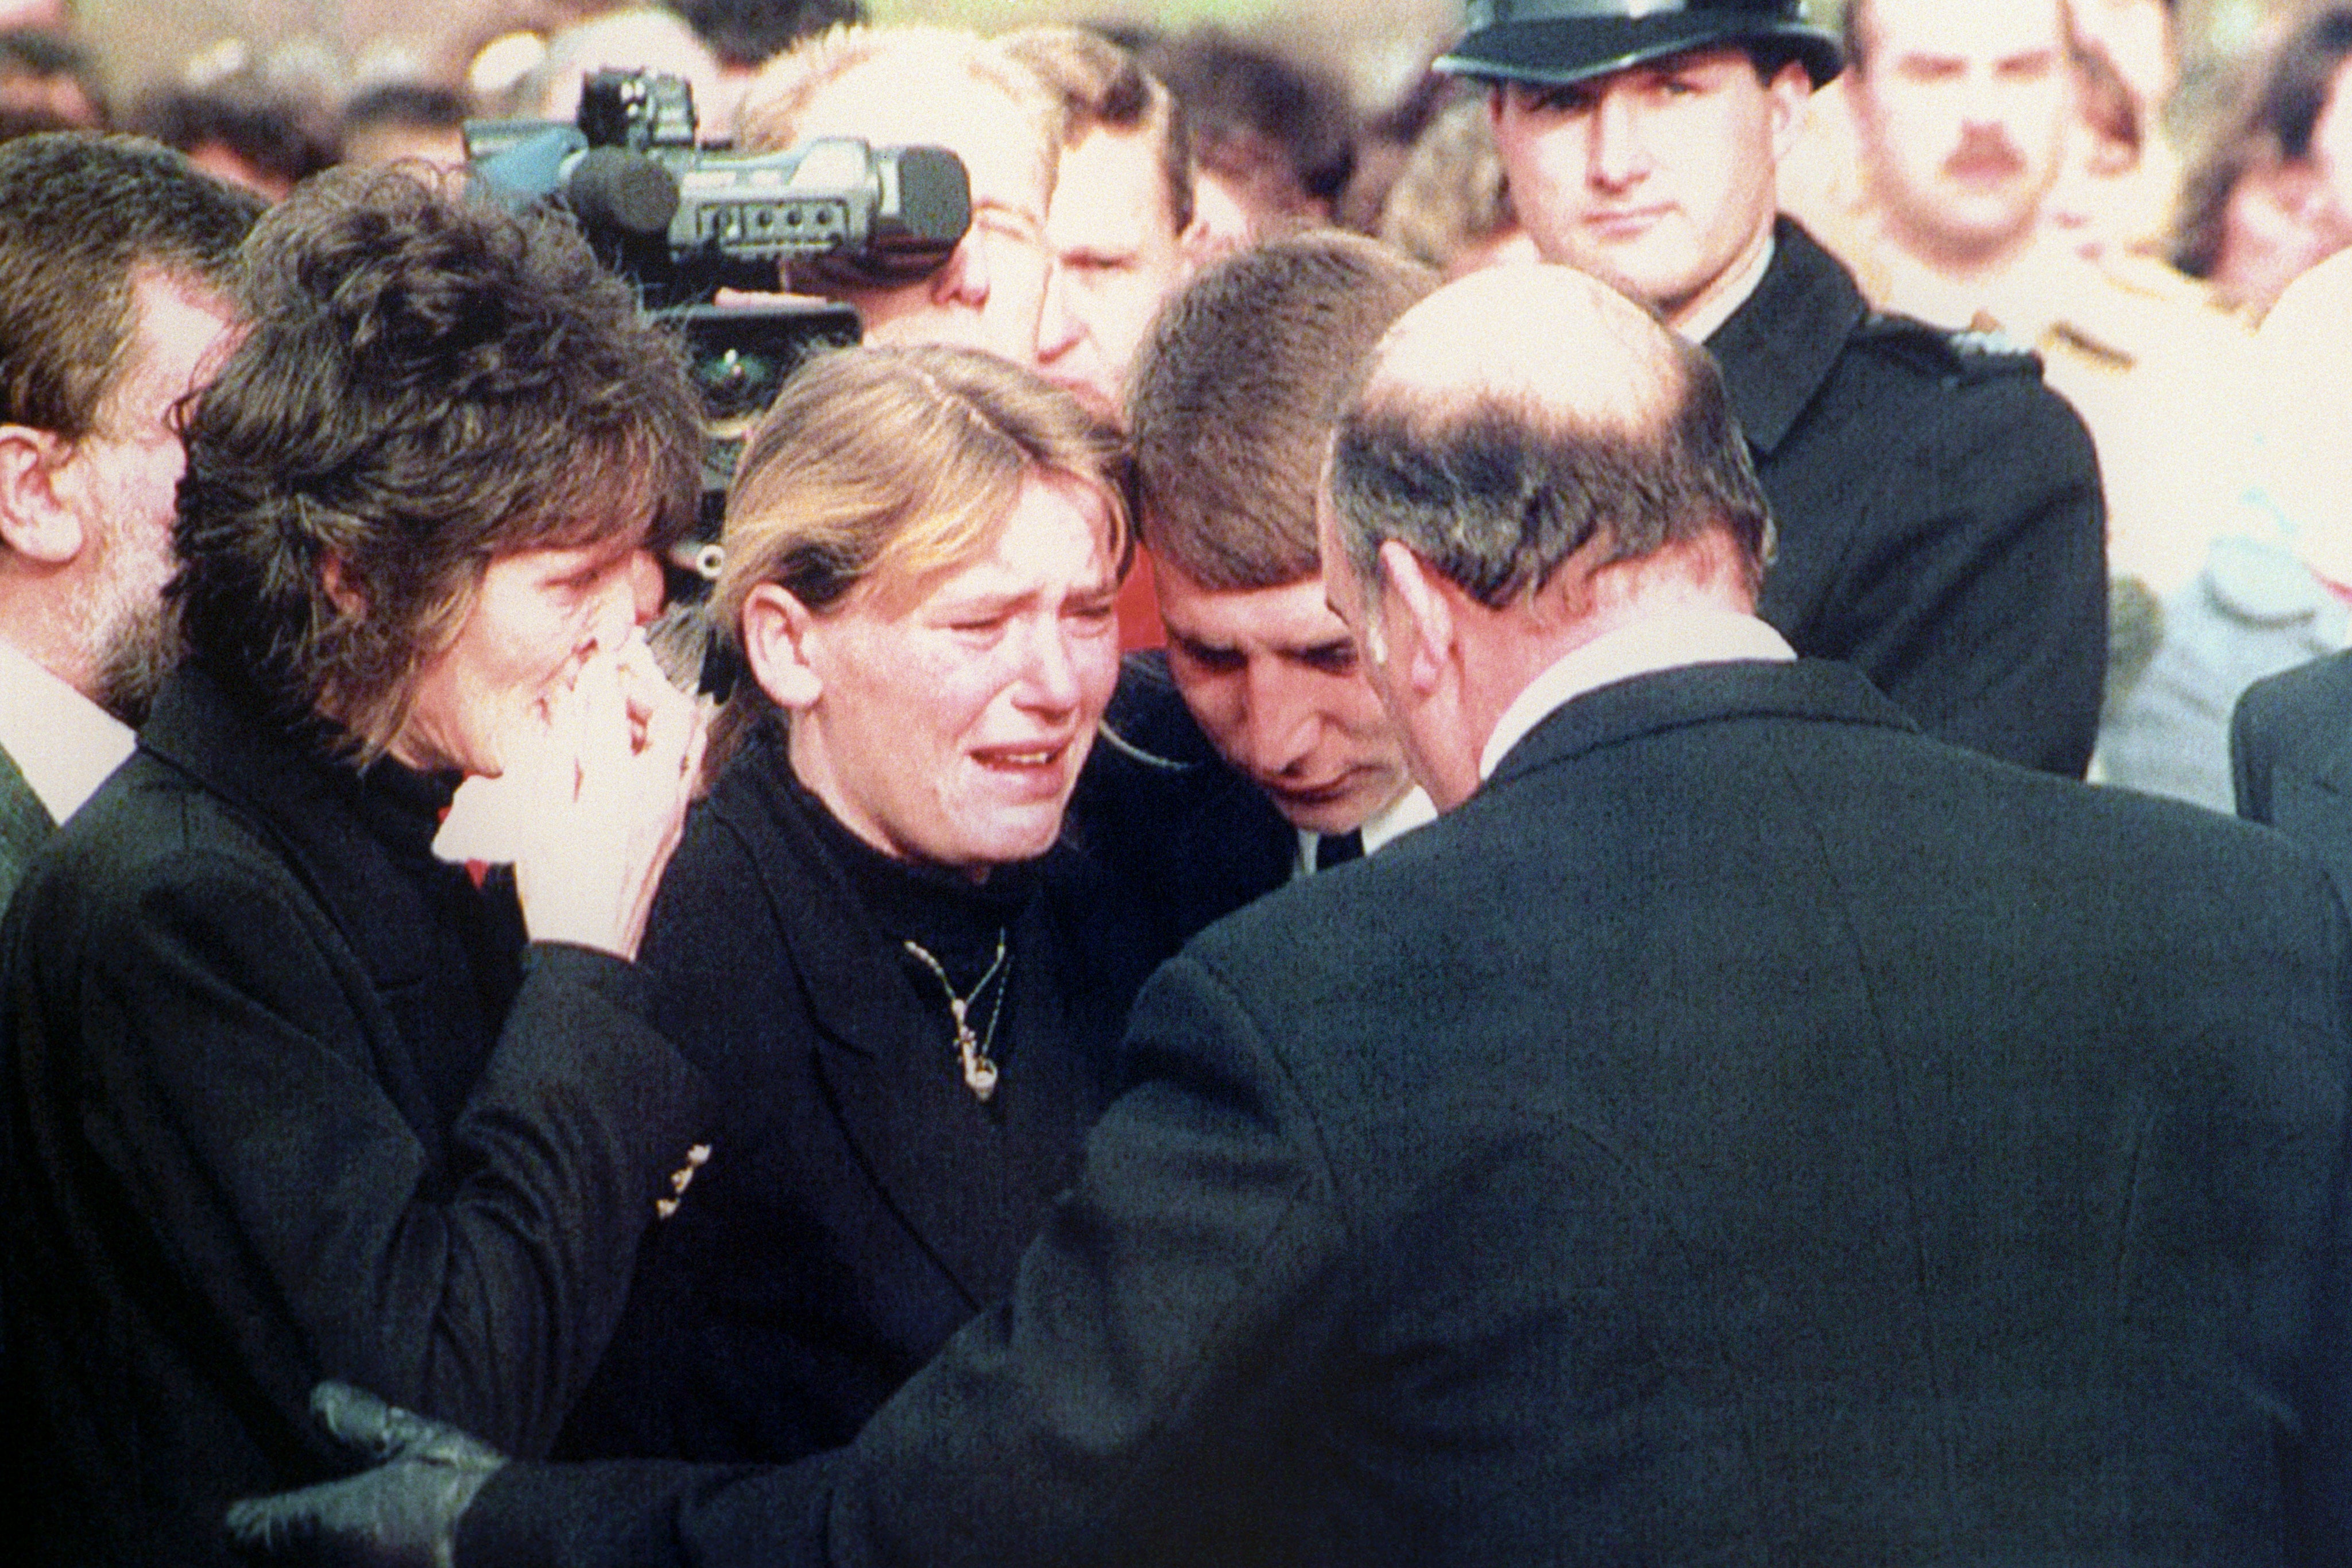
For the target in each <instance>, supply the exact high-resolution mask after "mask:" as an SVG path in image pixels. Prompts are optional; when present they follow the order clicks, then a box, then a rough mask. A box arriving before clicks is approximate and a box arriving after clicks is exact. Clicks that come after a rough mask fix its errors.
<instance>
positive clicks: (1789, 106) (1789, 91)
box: [1764, 60, 1859, 165]
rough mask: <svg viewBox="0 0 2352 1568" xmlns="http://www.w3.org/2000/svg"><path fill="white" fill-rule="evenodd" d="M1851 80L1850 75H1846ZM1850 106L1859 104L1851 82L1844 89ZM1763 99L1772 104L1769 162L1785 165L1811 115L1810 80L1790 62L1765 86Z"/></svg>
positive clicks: (1801, 67)
mask: <svg viewBox="0 0 2352 1568" xmlns="http://www.w3.org/2000/svg"><path fill="white" fill-rule="evenodd" d="M1847 75H1848V77H1849V78H1851V76H1852V75H1853V73H1852V72H1848V73H1847ZM1845 90H1846V94H1847V98H1848V101H1849V102H1855V103H1857V104H1858V100H1859V94H1858V93H1857V92H1856V91H1855V89H1854V88H1853V84H1852V82H1851V81H1849V82H1848V84H1847V86H1846V89H1845ZM1764 93H1765V96H1766V97H1767V98H1768V99H1770V100H1771V102H1770V116H1771V123H1772V162H1773V163H1774V164H1775V165H1778V164H1780V163H1785V162H1788V160H1789V156H1790V153H1792V152H1795V151H1796V150H1797V138H1798V136H1799V135H1800V134H1801V133H1802V132H1803V131H1804V129H1805V117H1806V116H1807V115H1808V114H1810V113H1811V112H1812V104H1813V78H1812V77H1811V74H1810V73H1808V72H1807V71H1806V69H1805V68H1804V64H1803V62H1802V61H1800V60H1790V62H1789V63H1788V64H1786V65H1784V66H1782V67H1781V68H1780V70H1779V71H1777V72H1776V73H1774V75H1773V78H1772V79H1771V80H1770V81H1769V82H1766V83H1765V84H1764Z"/></svg>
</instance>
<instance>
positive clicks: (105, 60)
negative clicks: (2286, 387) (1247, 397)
mask: <svg viewBox="0 0 2352 1568" xmlns="http://www.w3.org/2000/svg"><path fill="white" fill-rule="evenodd" d="M1956 3H1960V4H1965V3H1966V0H1956ZM612 8H613V7H611V6H609V5H599V4H595V3H594V0H172V3H170V4H159V3H158V0H0V22H17V23H26V22H29V23H47V24H50V25H58V24H59V23H60V22H63V23H68V24H69V26H70V27H71V30H72V32H73V33H74V35H75V36H77V37H79V38H80V39H81V40H82V41H83V42H84V43H85V44H86V45H87V46H88V47H89V49H90V50H91V51H92V53H93V54H94V55H95V56H96V57H98V60H99V62H100V68H101V69H102V71H103V73H104V75H105V78H106V80H107V84H108V87H109V90H110V92H111V93H112V95H113V96H114V97H115V98H116V99H117V100H118V101H122V102H128V101H130V100H131V99H135V98H137V97H138V96H139V95H140V93H142V91H144V90H145V89H148V88H150V87H152V86H153V85H155V84H158V83H164V82H172V81H184V82H188V83H190V84H192V85H198V86H202V85H206V84H207V83H208V82H209V81H211V80H215V79H219V78H226V77H231V76H241V75H257V76H259V77H261V78H265V79H268V80H269V81H272V82H276V83H279V84H282V85H284V86H285V87H287V88H288V89H289V90H293V91H297V92H302V93H306V94H307V93H313V92H320V91H325V92H329V93H333V94H345V93H348V92H350V91H351V90H352V89H354V88H355V87H363V86H367V85H372V84H374V83H378V82H383V81H387V80H411V79H430V80H454V79H457V78H462V76H463V75H464V73H465V72H466V70H467V68H468V67H469V66H470V65H471V64H472V63H473V61H474V59H475V58H476V57H477V56H478V53H479V52H480V51H481V49H482V48H483V47H484V46H486V45H488V44H489V43H490V42H491V41H492V40H494V39H497V38H499V37H503V36H507V35H510V34H515V33H519V32H531V33H537V34H539V35H541V36H546V35H550V34H552V33H553V32H555V31H557V30H559V29H561V28H562V27H563V26H567V25H569V24H571V23H574V22H577V21H579V20H582V19H583V18H585V17H587V16H593V15H595V14H597V13H599V12H602V11H605V10H609V9H612ZM1812 8H1813V10H1814V11H1815V13H1816V15H1817V16H1819V18H1820V19H1821V20H1822V21H1824V22H1827V23H1833V22H1834V21H1835V17H1836V12H1837V8H1838V6H1837V4H1836V3H1835V0H1814V4H1813V7H1812ZM866 9H867V12H868V14H869V16H871V17H872V18H873V19H874V20H876V21H880V22H914V21H920V22H946V23H954V24H959V25H962V26H971V27H975V28H977V29H979V30H982V31H984V32H993V31H996V30H998V29H1000V28H1004V27H1010V26H1020V25H1022V24H1024V23H1029V22H1035V21H1086V22H1114V23H1118V24H1123V25H1126V26H1138V27H1149V28H1155V29H1159V30H1163V31H1176V30H1181V29H1184V28H1188V27H1191V26H1196V25H1200V24H1203V23H1212V24H1216V25H1220V26H1225V27H1228V28H1230V29H1232V30H1234V31H1235V32H1238V33H1242V34H1244V35H1245V36H1247V37H1251V38H1252V39H1254V40H1257V41H1261V42H1265V43H1267V44H1270V45H1273V46H1276V47H1280V48H1282V49H1283V50H1285V51H1286V52H1288V53H1292V54H1295V55H1297V56H1299V57H1303V58H1305V59H1307V60H1309V61H1311V62H1313V63H1315V64H1318V65H1319V66H1321V67H1323V68H1325V69H1327V70H1328V71H1330V72H1332V73H1333V74H1335V75H1337V76H1338V77H1339V78H1341V79H1342V80H1343V81H1344V82H1345V84H1346V85H1347V86H1348V88H1349V89H1350V90H1351V91H1352V92H1353V93H1354V94H1355V95H1356V96H1357V97H1358V99H1360V102H1361V103H1362V104H1363V105H1365V106H1366V107H1377V106H1380V105H1381V104H1384V103H1386V102H1387V101H1389V100H1390V99H1393V98H1394V97H1395V96H1396V95H1397V94H1399V93H1400V92H1401V91H1402V90H1403V89H1405V88H1406V87H1407V86H1409V85H1410V84H1411V82H1412V80H1413V78H1415V77H1416V75H1417V74H1418V72H1419V70H1420V68H1421V66H1422V64H1423V62H1424V61H1425V60H1426V59H1427V58H1428V57H1430V55H1431V54H1432V53H1433V52H1434V51H1435V50H1436V49H1437V48H1438V47H1439V46H1441V45H1442V44H1443V43H1444V42H1445V41H1446V40H1447V37H1448V34H1449V31H1450V30H1451V29H1453V28H1454V26H1456V23H1457V20H1458V17H1459V15H1460V8H1459V5H1458V4H1457V3H1456V0H1321V3H1320V4H1318V5H1297V4H1296V3H1295V0H1293V3H1286V0H870V3H869V4H868V5H867V7H866ZM2177 9H2178V13H2179V37H2180V55H2181V77H2182V81H2183V83H2184V88H2183V94H2184V99H2185V101H2186V102H2187V103H2188V104H2189V106H2190V107H2189V110H2188V111H2189V112H2194V106H2195V105H2196V104H2197V103H2199V102H2200V101H2201V100H2202V95H2203V93H2204V90H2205V89H2206V87H2207V84H2210V83H2212V82H2214V81H2216V80H2217V79H2218V78H2220V77H2221V76H2222V75H2224V74H2226V72H2227V71H2228V70H2229V69H2230V68H2231V67H2232V66H2233V65H2234V64H2236V63H2237V62H2240V61H2242V60H2244V59H2245V58H2247V57H2250V56H2251V55H2252V53H2254V52H2255V51H2257V50H2259V48H2260V47H2262V46H2263V42H2264V41H2265V40H2266V39H2267V38H2268V37H2271V36H2272V35H2273V34H2274V33H2275V32H2276V30H2277V29H2278V28H2279V27H2280V26H2283V25H2284V19H2285V18H2286V17H2288V16H2291V15H2293V14H2294V12H2296V11H2297V10H2298V9H2299V6H2298V5H2297V4H2296V0H2179V4H2178V6H2177Z"/></svg>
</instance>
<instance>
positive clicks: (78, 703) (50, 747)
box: [0, 643, 137, 822]
mask: <svg viewBox="0 0 2352 1568" xmlns="http://www.w3.org/2000/svg"><path fill="white" fill-rule="evenodd" d="M136 743H137V737H135V736H133V735H132V734H131V727H130V726H128V725H126V724H124V723H123V722H122V721H121V720H120V719H118V718H116V717H115V716H113V715H112V714H110V713H108V712H107V711H106V710H105V709H104V708H102V707H100V706H98V705H97V704H96V703H94V702H92V701H90V700H89V698H88V697H86V696H84V695H81V694H80V693H79V692H78V691H76V690H74V689H73V687H71V686H69V685H67V684H66V683H65V682H63V681H61V680H59V679H58V677H57V676H56V675H54V674H51V673H50V672H49V671H48V669H47V667H46V666H44V665H41V664H36V663H34V661H33V660H32V659H30V658H29V657H27V656H26V654H25V653H22V652H20V651H19V650H17V649H16V648H14V647H11V646H10V645H9V644H7V643H0V750H5V751H6V752H7V753H8V759H9V760H10V761H12V762H14V763H15V764H16V771H17V772H19V773H22V774H23V775H24V776H25V782H26V783H27V784H29V785H31V786H32V789H33V793H34V794H36V795H37V796H39V797H40V798H41V804H42V805H43V806H44V807H46V808H47V810H48V813H49V816H50V817H51V818H52V819H53V820H55V821H59V822H62V821H65V820H66V819H67V818H68V817H70V816H72V815H73V814H74V813H75V812H76V811H79V810H81V805H82V802H83V801H85V800H89V798H90V796H91V795H93V794H95V793H96V792H97V790H98V787H99V786H100V784H102V783H104V782H105V781H106V776H107V775H108V774H110V773H111V772H113V771H114V770H115V769H116V768H120V767H121V766H122V763H123V759H124V758H128V757H129V756H130V755H131V747H133V746H134V745H135V744H136Z"/></svg>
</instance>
